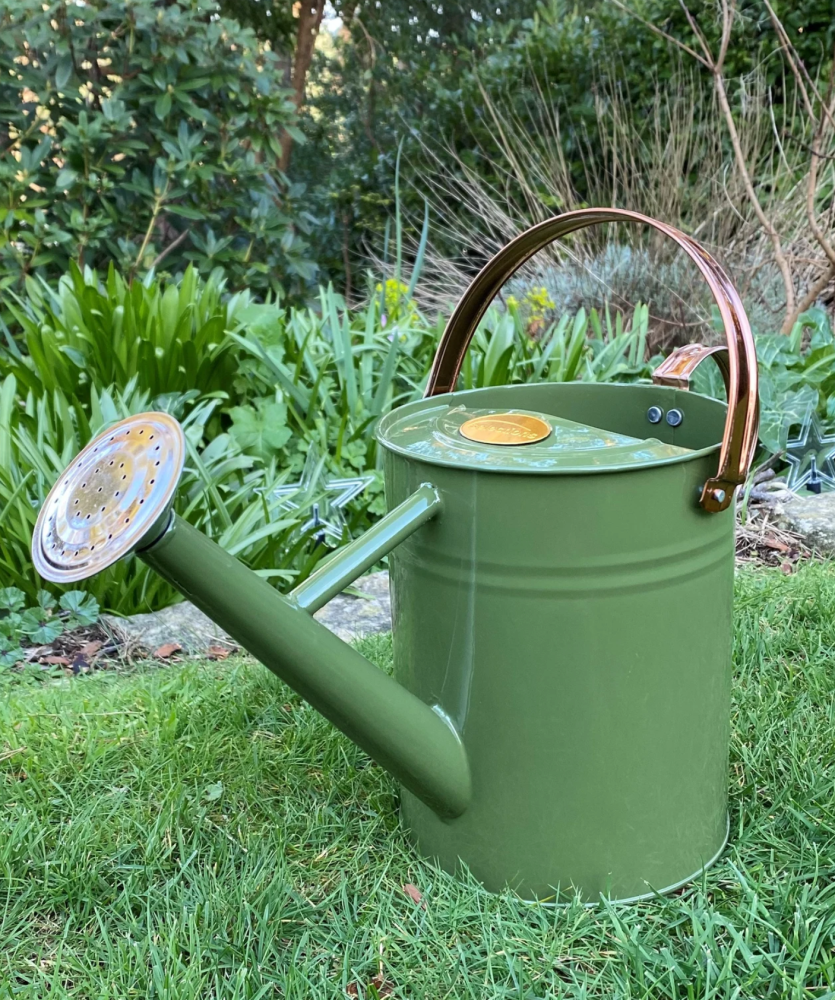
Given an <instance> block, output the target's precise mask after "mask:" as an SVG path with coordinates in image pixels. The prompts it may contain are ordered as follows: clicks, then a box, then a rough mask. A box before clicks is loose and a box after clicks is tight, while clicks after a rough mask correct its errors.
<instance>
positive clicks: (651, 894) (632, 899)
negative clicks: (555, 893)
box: [519, 816, 731, 908]
mask: <svg viewBox="0 0 835 1000" xmlns="http://www.w3.org/2000/svg"><path fill="white" fill-rule="evenodd" d="M730 834H731V817H730V816H728V818H727V821H726V824H725V837H724V839H723V841H722V843H721V845H720V847H719V850H718V851H717V852H716V853H715V854H714V855H713V857H712V858H711V859H710V860H709V861H706V862H705V864H703V865H702V867H701V868H698V869H697V870H696V871H694V872H693V873H692V874H691V875H688V876H687V878H683V879H681V880H680V881H678V882H674V883H673V884H672V885H668V886H665V887H664V888H663V889H650V890H649V891H648V892H643V893H640V894H639V895H637V896H624V897H614V898H612V897H610V896H603V894H602V893H601V898H600V899H596V900H592V901H591V902H588V903H584V904H583V905H584V906H585V907H587V908H590V907H592V906H600V904H601V902H606V903H621V904H625V903H643V902H645V901H646V900H649V899H657V898H658V896H668V895H670V893H673V892H677V891H678V890H679V889H682V888H683V887H684V886H686V885H687V884H688V883H689V882H695V881H696V879H697V878H699V876H700V875H703V874H704V873H705V872H706V871H707V870H708V869H709V868H712V867H713V866H714V865H715V864H716V862H717V861H718V860H719V858H721V857H722V855H723V854H724V853H725V848H726V847H727V846H728V840H729V838H730ZM519 901H520V902H521V903H527V904H528V905H529V906H554V907H557V906H570V905H571V903H557V902H552V901H550V900H548V899H544V900H543V899H525V898H524V897H522V896H520V897H519Z"/></svg>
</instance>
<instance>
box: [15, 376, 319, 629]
mask: <svg viewBox="0 0 835 1000" xmlns="http://www.w3.org/2000/svg"><path fill="white" fill-rule="evenodd" d="M182 404H183V400H182V398H178V397H171V398H169V400H168V408H169V409H170V410H171V411H173V412H174V413H175V415H178V416H180V417H181V419H183V423H184V426H185V430H186V437H187V444H188V458H187V462H186V470H185V473H184V475H183V478H182V481H181V486H180V489H179V492H178V494H177V501H176V505H175V509H176V510H177V511H178V513H180V514H181V515H182V516H183V517H185V518H186V519H187V520H188V521H190V522H191V523H192V524H194V525H196V526H197V527H198V528H200V530H201V531H204V532H205V533H206V534H207V535H209V536H210V537H211V538H214V539H215V541H217V542H218V544H220V545H221V546H223V548H225V549H226V550H227V551H229V552H231V553H233V554H234V555H238V556H239V557H240V558H242V559H243V560H244V561H245V562H247V564H248V565H250V566H251V567H252V568H253V569H255V570H256V571H257V572H259V573H260V574H261V575H262V576H265V577H267V578H268V579H277V580H279V581H285V582H286V581H288V580H292V579H294V578H295V577H296V576H298V575H301V576H305V575H307V574H308V573H309V572H310V570H311V568H312V566H313V565H314V564H315V561H316V556H311V554H310V553H309V552H308V551H307V547H306V545H305V542H306V539H305V537H304V536H300V535H299V533H298V527H299V522H298V520H297V519H296V518H294V517H293V516H291V515H289V514H287V513H285V512H284V510H283V509H282V508H281V507H280V505H279V502H278V501H277V500H276V499H275V498H274V497H273V496H272V491H273V490H274V489H275V487H276V486H277V485H278V484H279V483H280V482H281V481H282V476H281V475H280V473H279V470H278V468H277V467H276V465H275V463H259V462H256V460H255V459H253V458H252V457H250V456H247V455H244V454H242V453H241V451H240V449H239V448H238V446H237V445H236V443H235V441H234V440H233V439H232V438H231V437H230V436H229V435H228V434H223V433H221V434H218V435H216V436H215V437H213V438H212V439H211V440H208V439H207V437H206V428H207V425H208V424H210V423H211V418H212V415H213V411H214V408H215V406H216V404H217V401H216V400H205V401H204V402H203V403H201V404H199V405H198V406H196V407H194V408H193V409H192V410H191V411H190V413H189V414H188V416H186V417H183V413H182ZM148 407H149V397H148V394H147V393H146V392H140V391H139V390H138V389H137V388H136V383H135V381H134V382H133V383H131V384H129V385H128V386H127V387H126V389H125V390H124V391H123V392H121V393H116V392H110V391H107V390H97V389H95V388H93V389H92V390H91V403H90V410H89V414H88V413H86V412H85V410H84V408H83V407H81V406H79V405H78V404H77V403H76V402H71V401H70V400H69V399H68V398H67V397H66V396H65V395H64V394H63V393H62V392H61V391H60V390H59V389H55V390H54V391H53V392H46V393H43V394H39V393H37V392H36V391H35V390H34V389H29V390H28V391H26V392H25V393H23V394H21V395H20V396H18V393H17V383H16V380H15V377H14V376H13V375H7V376H6V377H5V379H4V380H3V381H0V579H2V580H3V582H4V583H5V584H7V585H12V586H14V587H17V588H19V589H20V590H21V591H23V592H24V593H25V594H26V595H27V597H28V598H29V599H30V600H31V601H35V600H37V595H38V592H39V584H38V582H37V578H36V574H35V572H34V569H33V567H32V561H31V556H30V544H31V538H32V531H33V529H34V527H35V520H36V518H37V514H38V510H39V509H40V507H41V505H42V504H43V501H44V500H45V498H46V495H47V493H48V492H49V489H50V488H51V487H52V484H53V483H54V482H55V480H56V479H57V478H58V476H59V475H60V473H61V472H62V471H63V469H64V468H66V466H67V465H68V464H69V463H70V461H71V460H72V458H73V456H74V455H75V454H77V452H78V451H80V450H81V448H82V447H83V446H84V445H86V444H87V442H88V441H90V439H91V438H92V437H94V436H95V434H96V433H97V432H98V431H99V430H101V429H103V428H104V427H106V426H108V425H109V424H111V423H113V422H115V421H116V420H119V419H122V418H123V417H125V416H128V415H129V414H131V413H140V412H142V411H144V410H147V409H148ZM85 588H86V591H87V592H88V593H89V594H91V595H92V596H93V597H95V599H96V600H97V601H98V603H99V604H100V605H101V606H102V607H104V608H105V609H106V610H108V611H115V612H119V613H125V614H130V613H134V612H137V611H151V610H158V609H160V608H163V607H166V606H167V605H169V604H172V603H174V601H176V600H178V599H179V595H178V593H177V592H176V591H175V590H174V589H173V588H172V587H170V586H169V585H168V584H167V583H165V582H164V581H163V580H162V579H161V577H159V576H157V575H156V574H154V573H152V572H150V570H148V569H147V567H145V565H144V564H143V563H141V562H139V561H138V560H137V559H135V558H130V559H128V560H123V561H121V562H118V563H116V564H115V565H114V566H111V567H110V568H109V569H106V570H104V571H103V572H102V573H99V574H98V575H96V576H95V577H92V578H91V579H90V580H88V581H87V582H86V583H85Z"/></svg>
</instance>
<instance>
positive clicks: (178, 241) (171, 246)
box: [151, 229, 191, 267]
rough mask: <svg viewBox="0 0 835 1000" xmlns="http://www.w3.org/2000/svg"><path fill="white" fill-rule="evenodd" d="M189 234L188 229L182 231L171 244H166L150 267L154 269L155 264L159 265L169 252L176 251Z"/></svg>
mask: <svg viewBox="0 0 835 1000" xmlns="http://www.w3.org/2000/svg"><path fill="white" fill-rule="evenodd" d="M190 234H191V230H190V229H184V230H183V231H182V232H181V233H180V235H179V236H178V237H177V239H176V240H172V241H171V243H169V244H168V246H167V247H166V248H165V249H164V250H163V251H162V253H159V254H157V256H156V257H155V258H154V259H153V261H152V262H151V267H156V266H157V264H159V263H160V262H161V261H163V260H165V258H166V257H167V256H168V255H169V254H170V253H171V251H172V250H176V248H177V247H178V246H179V245H180V244H181V243H182V242H183V240H184V239H185V238H186V237H187V236H189V235H190Z"/></svg>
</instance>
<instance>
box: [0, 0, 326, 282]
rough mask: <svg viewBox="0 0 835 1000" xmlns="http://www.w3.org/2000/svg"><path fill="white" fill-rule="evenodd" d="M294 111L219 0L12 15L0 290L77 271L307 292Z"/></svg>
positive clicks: (0, 73) (0, 46)
mask: <svg viewBox="0 0 835 1000" xmlns="http://www.w3.org/2000/svg"><path fill="white" fill-rule="evenodd" d="M294 114H295V109H294V106H293V105H292V103H291V102H290V101H289V100H288V92H287V91H286V90H285V89H284V87H283V73H282V68H281V64H280V61H279V59H278V57H277V56H276V55H275V54H274V53H273V52H271V51H270V50H269V49H267V48H265V47H264V46H263V45H262V44H261V43H260V42H259V41H258V40H257V38H256V37H255V35H254V34H253V33H252V32H251V31H249V30H248V29H242V28H241V27H240V26H239V25H238V23H237V22H236V21H233V20H231V19H226V18H223V17H221V16H220V15H219V8H218V6H217V4H216V3H215V2H214V0H175V2H170V3H164V4H160V3H157V2H155V0H132V2H131V3H128V4H125V3H121V2H116V0H95V2H91V3H82V4H67V3H66V2H64V0H51V2H48V3H42V2H41V0H17V2H16V3H15V4H5V5H3V7H2V10H0V133H2V134H0V148H2V154H0V191H1V192H2V198H0V202H1V203H2V209H0V220H2V222H3V226H2V228H1V229H0V263H2V277H1V278H0V286H6V287H8V286H10V285H19V284H20V282H21V280H22V278H23V277H25V276H26V275H28V274H32V273H38V274H42V275H44V276H47V277H50V278H54V277H56V276H57V275H60V274H62V273H64V272H65V271H66V270H67V268H68V265H69V262H70V261H76V262H77V263H78V264H87V265H90V266H93V267H97V266H102V265H106V263H107V262H109V261H115V262H116V264H117V266H118V267H119V268H120V269H121V270H122V271H123V272H124V273H125V274H126V275H128V276H132V275H134V274H136V273H137V272H139V271H142V270H145V269H148V268H150V267H153V266H156V267H160V266H162V265H163V263H164V266H165V267H166V268H167V269H168V270H169V271H171V272H177V271H182V270H184V268H185V266H186V265H187V264H188V262H189V261H193V262H194V263H195V264H196V266H197V267H198V269H199V270H200V271H201V272H202V273H208V272H210V271H211V270H212V268H213V267H215V266H216V265H218V264H222V265H223V267H224V268H225V269H226V272H227V274H228V275H229V277H230V279H231V281H232V282H233V284H234V285H236V286H238V287H243V286H244V285H246V286H249V287H253V288H267V287H270V286H271V285H272V284H273V283H275V282H282V283H283V284H284V285H287V286H291V285H293V283H294V282H295V283H298V282H299V280H300V279H301V280H303V281H306V280H307V279H309V278H310V277H311V276H312V274H313V266H312V264H311V263H310V261H309V260H308V259H307V252H306V244H305V241H304V239H303V237H302V235H300V234H301V233H302V232H303V231H304V230H305V229H307V228H308V226H309V218H308V217H307V216H306V215H305V214H304V213H303V212H300V211H298V210H297V209H296V208H295V206H294V203H293V198H294V197H295V195H296V194H297V193H298V189H290V188H289V187H288V186H287V184H286V183H285V181H284V178H283V176H282V175H281V174H280V172H279V170H278V157H279V155H280V151H281V149H280V136H281V133H282V131H283V130H285V129H292V128H293V127H294V126H293V121H294Z"/></svg>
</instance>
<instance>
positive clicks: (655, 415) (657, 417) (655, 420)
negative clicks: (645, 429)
mask: <svg viewBox="0 0 835 1000" xmlns="http://www.w3.org/2000/svg"><path fill="white" fill-rule="evenodd" d="M663 416H664V411H663V410H662V409H661V407H660V406H651V407H650V408H649V409H648V410H647V420H648V421H649V422H650V423H651V424H660V423H661V418H662V417H663Z"/></svg>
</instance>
